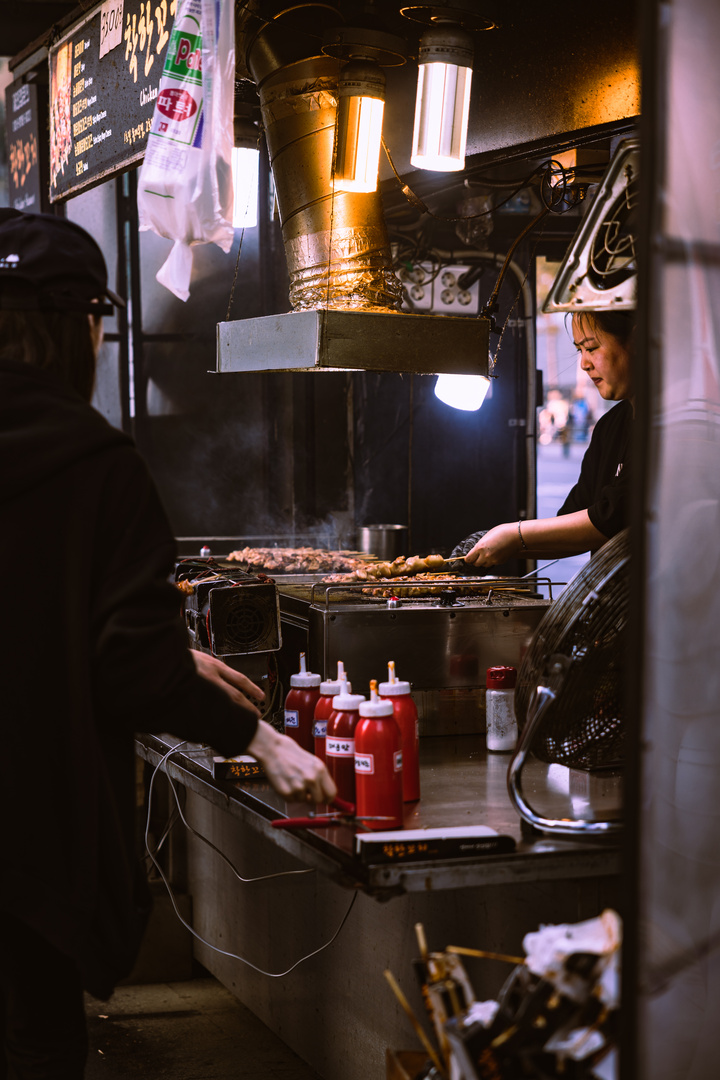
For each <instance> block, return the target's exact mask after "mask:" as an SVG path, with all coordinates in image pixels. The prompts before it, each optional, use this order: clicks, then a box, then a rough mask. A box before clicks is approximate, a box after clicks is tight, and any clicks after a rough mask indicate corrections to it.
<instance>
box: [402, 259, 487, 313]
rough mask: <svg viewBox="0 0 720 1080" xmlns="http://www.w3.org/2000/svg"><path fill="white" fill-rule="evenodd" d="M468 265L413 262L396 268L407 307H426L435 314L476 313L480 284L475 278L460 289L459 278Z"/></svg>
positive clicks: (424, 308) (420, 309)
mask: <svg viewBox="0 0 720 1080" xmlns="http://www.w3.org/2000/svg"><path fill="white" fill-rule="evenodd" d="M469 269H470V268H469V267H468V266H455V265H453V266H441V267H438V266H437V265H436V264H435V263H416V264H414V265H413V266H412V267H403V268H402V269H401V270H399V271H398V272H397V276H398V278H399V280H400V281H401V282H402V283H403V286H404V287H405V290H406V293H407V297H408V300H409V303H407V304H406V310H409V311H428V312H430V311H431V312H433V313H434V314H435V315H477V313H478V309H479V307H480V286H479V284H478V282H477V281H476V282H475V283H474V284H472V285H471V286H470V288H469V289H463V288H462V287H461V285H460V279H461V278H462V276H463V274H464V273H465V272H466V270H469Z"/></svg>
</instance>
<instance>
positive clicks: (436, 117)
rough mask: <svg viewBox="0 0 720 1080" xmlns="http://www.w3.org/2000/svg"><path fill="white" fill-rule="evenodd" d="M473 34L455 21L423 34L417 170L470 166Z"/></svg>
mask: <svg viewBox="0 0 720 1080" xmlns="http://www.w3.org/2000/svg"><path fill="white" fill-rule="evenodd" d="M473 57H474V45H473V39H472V36H471V35H470V34H469V33H467V31H465V30H463V29H462V28H461V27H459V26H457V25H456V24H455V23H450V22H443V23H435V24H433V26H432V27H431V28H430V29H429V30H426V32H425V33H424V34H423V36H422V37H421V38H420V50H419V54H418V82H417V97H416V99H415V123H414V126H413V141H412V152H411V155H410V162H411V164H412V165H414V166H415V168H417V169H431V170H433V171H434V172H455V171H457V170H459V169H464V168H465V144H466V141H467V126H468V115H469V112H470V86H471V83H472V65H473Z"/></svg>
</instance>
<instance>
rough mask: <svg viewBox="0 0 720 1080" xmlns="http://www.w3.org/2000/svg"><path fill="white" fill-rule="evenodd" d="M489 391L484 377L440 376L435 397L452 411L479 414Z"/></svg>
mask: <svg viewBox="0 0 720 1080" xmlns="http://www.w3.org/2000/svg"><path fill="white" fill-rule="evenodd" d="M489 389H490V380H489V379H486V378H485V376H484V375H438V377H437V382H436V383H435V397H436V398H438V399H439V400H440V401H442V402H443V404H444V405H449V406H450V407H451V408H452V409H462V410H463V411H464V412H477V410H478V409H479V408H480V406H481V405H482V403H483V401H484V400H485V395H486V394H487V392H488V390H489Z"/></svg>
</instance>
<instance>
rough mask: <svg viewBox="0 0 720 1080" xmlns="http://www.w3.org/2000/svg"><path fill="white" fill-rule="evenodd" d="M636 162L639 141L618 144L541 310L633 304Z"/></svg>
mask: <svg viewBox="0 0 720 1080" xmlns="http://www.w3.org/2000/svg"><path fill="white" fill-rule="evenodd" d="M639 162H640V150H639V144H638V142H637V140H635V139H626V140H625V141H623V142H621V143H620V145H619V146H618V148H617V150H616V152H615V155H614V157H613V159H612V161H611V162H610V165H609V166H608V170H607V172H606V174H605V176H604V177H603V180H602V181H601V183H600V185H599V187H598V190H597V192H596V194H595V198H594V199H593V203H592V206H591V207H590V209H589V210H588V212H587V214H586V215H585V219H584V221H583V224H582V226H581V227H580V230H579V231H578V234H577V236H576V237H575V239H574V240H573V242H572V244H571V245H570V249H569V251H568V253H567V255H566V256H565V258H564V259H563V261H562V263H561V266H560V269H559V271H558V273H557V275H556V277H555V281H554V282H553V284H552V287H551V289H550V292H549V293H548V297H547V300H546V301H545V304H544V306H543V311H545V312H555V311H582V310H583V309H584V310H590V311H609V310H613V309H614V310H625V309H628V308H634V307H635V299H636V286H637V261H636V250H637V207H638V199H639Z"/></svg>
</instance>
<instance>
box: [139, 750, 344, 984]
mask: <svg viewBox="0 0 720 1080" xmlns="http://www.w3.org/2000/svg"><path fill="white" fill-rule="evenodd" d="M184 746H186V743H185V742H181V743H178V745H177V746H174V747H172V749H171V750H168V752H167V753H166V754H165V755H164V757H162V758H161V759H160V761H159V762H158V763H157V765H156V766H155V768H154V770H153V774H152V776H151V778H150V784H149V785H148V808H147V820H146V824H145V850H146V851H147V853H148V855H149V856H150V859H151V861H152V863H153V865H154V867H155V869H156V870H157V872H158V874H159V875H160V877H161V879H162V881H163V884H164V885H165V888H166V889H167V893H168V896H169V897H170V902H171V904H172V906H173V910H174V911H175V914H176V915H177V917H178V919H179V920H180V922H181V923H182V925H183V926H184V927H185V929H186V930H188V931H189V933H191V934H192V936H193V937H194V938H196V939H197V940H198V941H199V942H201V944H203V945H206V946H207V947H208V948H209V949H212V950H213V952H216V953H219V954H220V955H221V956H227V957H229V959H231V960H239V961H240V963H242V964H245V965H246V966H247V967H250V968H252V969H253V971H257V972H258V974H260V975H265V976H267V978H269V979H281V978H283V977H284V976H285V975H289V974H290V973H291V972H292V971H294V970H295V968H297V967H299V966H300V964H304V963H305V961H306V960H310V959H311V958H312V957H313V956H317V955H318V953H321V952H323V951H324V950H325V949H327V948H329V946H330V945H332V944H333V942H334V941H335V940H336V938H337V937H338V935H339V933H340V931H341V930H342V928H343V927H344V925H345V923H346V922H347V920H348V918H349V916H350V912H351V911H352V909H353V907H354V905H355V901H356V900H357V892H356V893H354V895H353V898H352V900H351V901H350V904H349V905H348V909H347V911H346V912H345V914H344V915H343V917H342V919H341V921H340V924H339V926H338V927H337V929H336V930H335V932H334V933H333V935H332V937H331V938H330V939H329V940H328V941H326V942H325V944H324V945H321V946H320V947H319V948H317V949H313V951H312V952H309V953H307V954H306V955H305V956H301V957H300V959H299V960H296V961H295V963H294V964H291V965H290V967H289V968H286V970H285V971H277V972H274V971H265V970H264V969H263V968H261V967H258V966H257V965H256V964H253V963H252V961H250V960H247V959H246V958H245V957H244V956H239V955H238V954H237V953H232V952H229V951H228V950H227V949H221V948H219V946H217V945H213V944H212V943H211V942H209V941H207V940H206V939H205V938H204V937H202V935H201V934H198V932H197V931H196V930H195V929H194V928H193V927H192V926H191V925H190V924H189V923H188V922H187V920H186V919H184V918H183V916H182V915H181V914H180V911H179V909H178V906H177V903H176V900H175V894H174V892H173V890H172V887H171V885H170V882H169V881H168V879H167V878H166V876H165V873H164V872H163V869H162V867H161V866H160V864H159V863H158V861H157V859H156V858H155V853H154V852H153V851H151V849H150V845H149V842H148V841H149V830H150V812H151V809H152V792H153V787H154V784H155V777H156V776H157V774H158V772H159V771H160V770H161V769H162V767H163V765H165V764H166V762H167V761H168V760H169V758H170V757H172V755H173V754H176V753H178V752H179V751H180V750H181V749H182V748H183V747H184ZM202 749H203V752H205V751H206V749H207V748H206V747H203V748H202ZM198 752H199V751H188V750H183V753H198ZM168 781H169V783H170V786H171V788H172V790H173V794H174V796H175V801H176V804H177V807H178V811H179V813H180V817H181V819H182V821H183V823H184V824H185V826H186V828H187V829H188V830H189V831H190V832H192V834H193V835H194V836H196V837H197V838H198V839H200V840H202V841H203V842H204V843H206V844H208V846H209V847H211V848H212V849H213V850H214V851H215V852H217V854H218V855H220V856H221V858H222V859H223V860H224V861H225V862H226V863H227V864H228V866H230V869H231V870H232V871H233V873H234V874H235V876H236V877H238V879H239V880H240V881H242V882H244V883H248V882H253V881H264V880H267V879H268V878H273V877H287V876H290V875H295V874H311V873H314V872H315V871H314V870H312V869H307V870H289V871H285V872H283V873H280V874H267V875H264V876H263V877H258V878H242V877H240V875H239V874H238V873H237V871H236V870H235V868H234V867H233V866H232V864H231V863H230V861H229V860H228V858H227V856H225V855H224V854H223V853H222V852H221V851H219V849H218V848H216V847H215V845H214V844H213V843H212V842H211V841H209V840H208V839H207V837H204V836H202V834H201V833H198V832H196V830H194V829H192V828H191V826H190V825H188V823H187V821H186V819H185V817H184V815H183V813H182V810H181V808H180V802H179V799H178V796H177V791H176V790H175V787H174V785H173V783H172V780H171V778H170V776H168ZM157 850H158V849H157V848H156V851H157Z"/></svg>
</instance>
